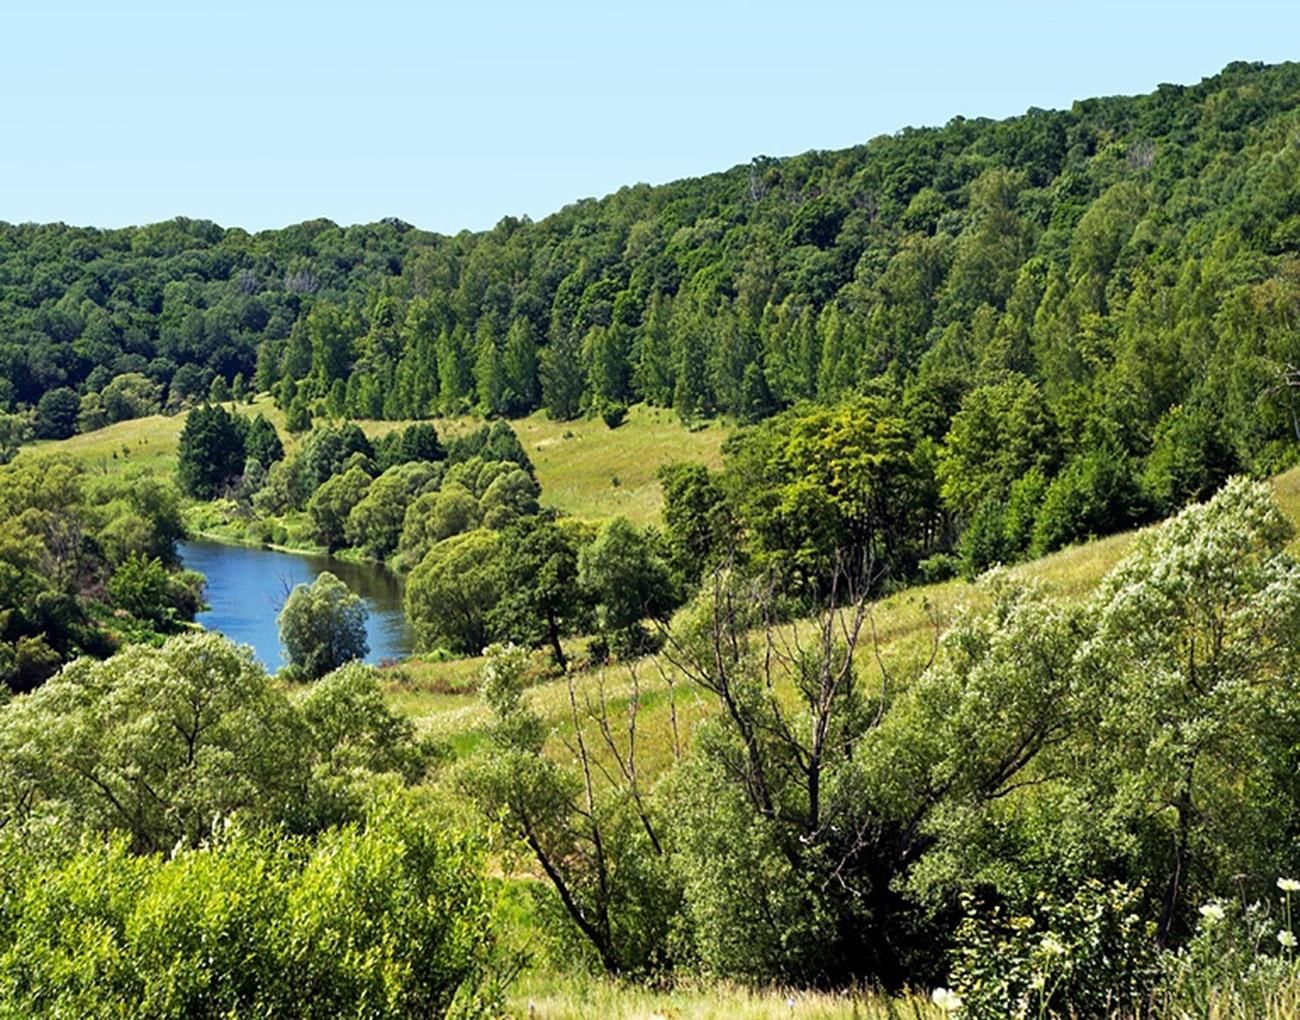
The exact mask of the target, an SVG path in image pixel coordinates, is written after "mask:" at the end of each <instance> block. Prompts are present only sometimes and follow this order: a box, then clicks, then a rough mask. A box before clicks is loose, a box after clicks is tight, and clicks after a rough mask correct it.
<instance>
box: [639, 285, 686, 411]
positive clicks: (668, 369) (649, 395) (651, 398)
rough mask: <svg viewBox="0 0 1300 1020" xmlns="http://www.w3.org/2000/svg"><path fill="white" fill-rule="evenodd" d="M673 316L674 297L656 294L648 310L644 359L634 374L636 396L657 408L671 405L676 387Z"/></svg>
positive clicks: (644, 330) (644, 334)
mask: <svg viewBox="0 0 1300 1020" xmlns="http://www.w3.org/2000/svg"><path fill="white" fill-rule="evenodd" d="M672 314H673V300H672V298H671V297H669V296H668V295H666V294H660V293H658V292H655V294H654V295H653V296H652V297H651V298H650V305H649V307H648V308H647V309H646V315H645V322H644V325H643V326H642V335H641V351H640V354H641V356H640V358H639V360H638V361H637V364H636V369H635V372H634V375H633V381H634V383H635V386H636V392H637V394H638V395H639V396H640V397H641V399H642V400H644V401H646V403H649V404H654V405H655V406H657V407H670V406H671V405H672V402H673V393H674V391H675V385H676V377H675V374H674V372H673V350H672V342H671V339H670V334H669V322H670V321H671V319H672Z"/></svg>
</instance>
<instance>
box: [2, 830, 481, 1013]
mask: <svg viewBox="0 0 1300 1020" xmlns="http://www.w3.org/2000/svg"><path fill="white" fill-rule="evenodd" d="M0 881H3V883H4V887H5V889H6V890H7V892H8V895H7V897H6V907H5V909H4V911H3V913H2V914H0V1013H3V1014H4V1015H7V1016H38V1015H39V1016H149V1017H156V1018H170V1017H177V1018H182V1017H197V1016H285V1017H289V1016H292V1017H335V1016H367V1017H409V1016H445V1015H447V1013H448V1012H449V1011H451V1010H452V1009H453V1008H454V1009H455V1012H456V1015H457V1016H464V1017H473V1016H485V1015H496V1013H494V1012H493V1011H494V1010H497V1009H499V1006H500V1004H499V1002H497V1001H495V997H494V996H493V994H492V991H493V990H492V987H491V984H490V977H491V970H490V963H491V961H490V954H491V949H492V936H491V932H490V930H489V909H490V903H489V897H488V887H487V884H486V882H485V879H484V877H483V867H482V857H481V854H480V851H479V848H478V847H477V846H476V845H474V844H473V843H470V842H467V841H466V840H464V839H462V838H460V837H457V836H455V835H446V834H444V831H443V830H442V829H441V828H440V827H439V826H438V825H437V824H435V823H434V821H433V820H432V819H430V818H428V817H426V815H425V813H424V812H422V811H420V812H411V811H410V808H409V805H405V804H403V805H400V806H399V805H391V806H390V807H388V808H387V809H385V810H384V811H383V813H382V814H381V815H380V816H379V817H377V818H375V819H374V820H373V821H372V822H371V824H370V825H369V826H367V827H366V828H365V829H361V828H357V827H347V828H343V829H338V830H332V831H330V832H328V833H326V834H324V835H323V836H321V837H320V838H319V839H318V840H316V841H309V840H305V839H301V838H299V839H286V838H284V837H282V836H278V835H268V836H259V835H256V834H250V833H247V832H245V831H243V830H241V829H240V828H239V827H238V826H235V827H232V828H229V829H226V830H225V831H222V832H219V833H218V834H217V835H215V836H214V838H213V840H212V841H211V842H210V843H209V844H208V845H206V846H204V847H201V848H198V849H193V850H182V851H179V852H177V853H175V854H174V855H173V856H171V857H164V856H162V855H150V856H145V857H134V856H132V855H131V854H129V853H128V852H127V850H126V847H125V845H124V844H123V843H122V842H121V841H114V842H109V843H107V844H91V845H87V846H85V847H84V848H82V849H80V850H78V851H75V852H71V853H69V852H64V853H60V854H53V855H49V854H39V853H34V852H31V851H29V850H26V849H24V848H23V847H22V846H21V845H20V844H18V842H17V841H16V840H14V839H12V838H10V839H8V840H6V842H5V845H4V847H3V849H0Z"/></svg>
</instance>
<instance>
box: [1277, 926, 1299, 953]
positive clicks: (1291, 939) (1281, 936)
mask: <svg viewBox="0 0 1300 1020" xmlns="http://www.w3.org/2000/svg"><path fill="white" fill-rule="evenodd" d="M1277 940H1278V941H1279V942H1281V943H1282V945H1283V946H1285V947H1286V948H1287V949H1294V948H1295V936H1294V935H1292V934H1291V932H1290V931H1289V930H1287V929H1286V928H1283V929H1282V930H1281V931H1280V932H1278V933H1277Z"/></svg>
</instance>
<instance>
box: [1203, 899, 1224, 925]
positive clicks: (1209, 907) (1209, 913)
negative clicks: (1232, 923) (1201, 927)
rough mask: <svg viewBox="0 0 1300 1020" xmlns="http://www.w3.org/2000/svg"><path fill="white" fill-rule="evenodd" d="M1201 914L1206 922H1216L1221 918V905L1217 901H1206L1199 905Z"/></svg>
mask: <svg viewBox="0 0 1300 1020" xmlns="http://www.w3.org/2000/svg"><path fill="white" fill-rule="evenodd" d="M1201 916H1202V917H1203V918H1205V923H1206V924H1218V923H1219V922H1220V921H1222V920H1223V916H1224V915H1223V907H1221V906H1220V905H1219V904H1217V903H1207V904H1205V906H1203V907H1201Z"/></svg>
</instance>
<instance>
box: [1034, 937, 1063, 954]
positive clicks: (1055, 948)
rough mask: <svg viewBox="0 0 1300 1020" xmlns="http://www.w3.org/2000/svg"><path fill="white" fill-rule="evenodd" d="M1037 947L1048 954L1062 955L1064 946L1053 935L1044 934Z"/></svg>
mask: <svg viewBox="0 0 1300 1020" xmlns="http://www.w3.org/2000/svg"><path fill="white" fill-rule="evenodd" d="M1039 948H1040V949H1042V951H1043V952H1044V953H1046V954H1047V955H1048V956H1064V955H1065V946H1063V945H1062V944H1061V940H1060V939H1058V938H1057V937H1056V936H1055V935H1044V936H1043V941H1042V942H1040V943H1039Z"/></svg>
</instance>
